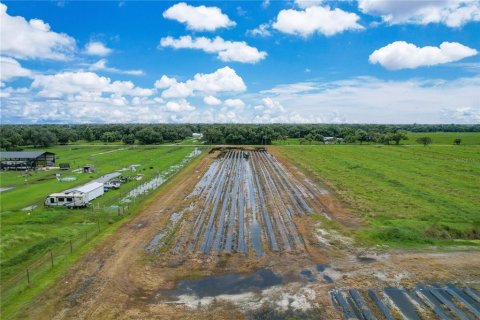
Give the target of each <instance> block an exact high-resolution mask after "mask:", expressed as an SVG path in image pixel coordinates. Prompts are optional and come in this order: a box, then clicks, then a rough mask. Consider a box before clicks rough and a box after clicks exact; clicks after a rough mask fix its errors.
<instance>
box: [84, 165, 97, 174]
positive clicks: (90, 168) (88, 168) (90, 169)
mask: <svg viewBox="0 0 480 320" xmlns="http://www.w3.org/2000/svg"><path fill="white" fill-rule="evenodd" d="M92 172H95V166H94V165H93V164H86V165H84V166H83V173H92Z"/></svg>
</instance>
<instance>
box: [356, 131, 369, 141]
mask: <svg viewBox="0 0 480 320" xmlns="http://www.w3.org/2000/svg"><path fill="white" fill-rule="evenodd" d="M355 136H356V137H357V140H358V141H359V142H360V144H362V143H363V142H367V141H368V133H367V132H366V131H365V130H362V129H359V130H357V131H355Z"/></svg>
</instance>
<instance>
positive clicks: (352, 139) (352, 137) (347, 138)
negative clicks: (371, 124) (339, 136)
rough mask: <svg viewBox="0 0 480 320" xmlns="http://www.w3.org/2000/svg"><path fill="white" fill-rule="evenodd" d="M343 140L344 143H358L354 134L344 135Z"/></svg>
mask: <svg viewBox="0 0 480 320" xmlns="http://www.w3.org/2000/svg"><path fill="white" fill-rule="evenodd" d="M344 139H345V142H346V143H355V142H357V141H358V137H357V136H356V135H354V134H349V135H346V136H345V138H344Z"/></svg>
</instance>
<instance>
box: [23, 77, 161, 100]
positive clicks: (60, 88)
mask: <svg viewBox="0 0 480 320" xmlns="http://www.w3.org/2000/svg"><path fill="white" fill-rule="evenodd" d="M31 88H32V89H36V90H39V92H38V95H39V96H41V97H46V98H67V99H75V98H79V97H81V98H82V99H84V98H86V97H89V98H91V99H96V98H99V97H102V95H103V94H108V93H110V94H114V95H117V96H122V95H130V96H150V95H152V94H153V90H152V89H143V88H139V87H136V86H135V85H134V84H133V83H132V82H131V81H113V82H112V81H111V79H110V78H107V77H101V76H99V75H97V74H96V73H93V72H83V71H82V72H61V73H57V74H53V75H36V76H34V80H33V82H32V84H31Z"/></svg>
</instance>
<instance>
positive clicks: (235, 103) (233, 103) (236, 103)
mask: <svg viewBox="0 0 480 320" xmlns="http://www.w3.org/2000/svg"><path fill="white" fill-rule="evenodd" d="M224 104H225V105H226V106H227V107H232V108H243V107H245V102H243V101H242V100H241V99H227V100H225V101H224Z"/></svg>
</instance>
